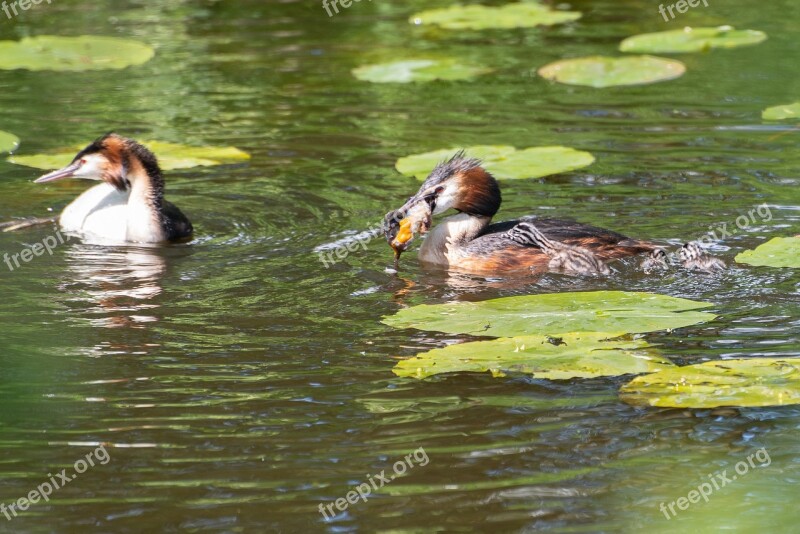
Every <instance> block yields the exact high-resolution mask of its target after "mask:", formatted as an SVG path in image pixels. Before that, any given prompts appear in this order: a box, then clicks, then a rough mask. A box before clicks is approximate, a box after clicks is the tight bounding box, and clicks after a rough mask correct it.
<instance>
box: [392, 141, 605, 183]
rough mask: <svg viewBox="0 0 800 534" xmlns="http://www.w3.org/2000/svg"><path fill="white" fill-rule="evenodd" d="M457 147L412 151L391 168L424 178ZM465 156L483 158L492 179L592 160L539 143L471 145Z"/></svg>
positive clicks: (530, 174)
mask: <svg viewBox="0 0 800 534" xmlns="http://www.w3.org/2000/svg"><path fill="white" fill-rule="evenodd" d="M459 150H460V149H459V148H448V149H444V150H435V151H433V152H426V153H424V154H414V155H412V156H407V157H404V158H400V159H399V160H397V163H396V164H395V167H396V168H397V170H398V171H400V172H401V173H402V174H405V175H406V176H416V177H417V178H419V179H420V180H424V179H425V177H426V176H428V174H430V172H431V171H432V170H433V168H434V167H436V165H437V164H438V163H440V162H441V161H444V160H445V159H447V158H450V157H451V156H452V155H453V154H455V153H456V152H458V151H459ZM465 150H466V153H467V155H469V156H470V157H474V158H478V159H480V160H482V161H483V163H484V165H485V166H486V169H487V170H489V171H490V172H491V173H492V174H493V175H494V176H495V177H496V178H506V179H510V178H540V177H542V176H549V175H551V174H559V173H562V172H568V171H574V170H576V169H581V168H583V167H586V166H588V165H591V164H592V163H594V156H592V155H591V154H590V153H589V152H583V151H581V150H575V149H574V148H569V147H564V146H540V147H533V148H524V149H521V150H517V149H515V148H514V147H511V146H488V145H481V146H471V147H467V148H466V149H465Z"/></svg>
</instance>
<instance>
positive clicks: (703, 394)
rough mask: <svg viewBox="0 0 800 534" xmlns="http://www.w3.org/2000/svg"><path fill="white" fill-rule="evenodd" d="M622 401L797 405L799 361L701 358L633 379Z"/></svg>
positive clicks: (682, 404) (669, 404) (668, 405)
mask: <svg viewBox="0 0 800 534" xmlns="http://www.w3.org/2000/svg"><path fill="white" fill-rule="evenodd" d="M621 395H622V400H624V401H625V402H627V403H629V404H634V405H637V406H659V407H663V408H717V407H720V406H782V405H785V404H800V359H786V358H752V359H741V360H722V361H713V362H705V363H701V364H697V365H687V366H685V367H675V368H672V369H665V370H663V371H659V372H658V373H655V374H651V375H646V376H640V377H637V378H634V379H633V380H632V381H630V382H629V383H628V384H626V385H625V386H624V387H623V388H622V390H621Z"/></svg>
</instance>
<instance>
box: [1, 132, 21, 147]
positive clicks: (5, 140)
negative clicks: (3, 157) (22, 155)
mask: <svg viewBox="0 0 800 534" xmlns="http://www.w3.org/2000/svg"><path fill="white" fill-rule="evenodd" d="M18 146H19V137H17V136H16V135H14V134H11V133H8V132H4V131H2V130H0V152H13V151H14V150H16V148H17V147H18Z"/></svg>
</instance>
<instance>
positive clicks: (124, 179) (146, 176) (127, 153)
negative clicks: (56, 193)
mask: <svg viewBox="0 0 800 534" xmlns="http://www.w3.org/2000/svg"><path fill="white" fill-rule="evenodd" d="M63 178H83V179H86V180H98V181H101V182H103V183H101V184H99V185H96V186H94V187H92V188H91V189H89V190H88V191H85V192H84V193H83V194H81V195H80V196H79V197H78V198H77V199H75V200H74V201H73V202H72V203H71V204H69V205H68V206H67V207H66V208H64V211H63V212H62V213H61V216H60V217H59V224H60V226H61V228H62V230H64V231H65V232H69V233H73V234H77V235H80V236H82V237H85V238H89V239H100V240H102V241H103V242H108V241H110V242H114V243H124V242H133V243H159V242H163V241H174V240H178V239H183V238H187V237H190V236H191V235H192V223H190V222H189V219H187V218H186V216H185V215H184V214H183V213H182V212H181V210H179V209H178V208H177V207H175V206H174V205H173V204H171V203H169V202H167V201H166V200H164V178H163V176H162V174H161V168H160V167H159V165H158V160H157V159H156V157H155V155H153V153H152V152H150V151H149V150H148V149H147V148H145V147H144V146H142V145H140V144H139V143H137V142H136V141H134V140H133V139H127V138H125V137H121V136H119V135H116V134H113V133H111V134H108V135H106V136H104V137H101V138H99V139H97V140H96V141H95V142H93V143H92V144H90V145H89V146H87V147H86V148H84V149H83V150H81V151H80V152H78V155H77V156H75V158H74V159H73V160H72V163H70V164H69V165H67V166H66V167H64V168H63V169H61V170H58V171H54V172H51V173H50V174H46V175H44V176H42V177H41V178H39V179H37V180H36V182H35V183H37V184H42V183H47V182H52V181H55V180H61V179H63Z"/></svg>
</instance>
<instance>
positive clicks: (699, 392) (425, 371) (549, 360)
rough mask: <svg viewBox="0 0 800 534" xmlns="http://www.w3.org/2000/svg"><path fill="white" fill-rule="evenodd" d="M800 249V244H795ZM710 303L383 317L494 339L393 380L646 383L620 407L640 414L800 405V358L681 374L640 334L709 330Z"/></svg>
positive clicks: (445, 307)
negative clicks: (470, 376)
mask: <svg viewBox="0 0 800 534" xmlns="http://www.w3.org/2000/svg"><path fill="white" fill-rule="evenodd" d="M798 241H800V239H799V240H798ZM708 306H710V305H709V304H707V303H703V302H694V301H691V300H686V299H680V298H675V297H669V296H664V295H656V294H650V293H630V292H620V291H598V292H586V293H557V294H550V295H529V296H521V297H507V298H501V299H495V300H489V301H484V302H455V303H447V304H436V305H420V306H414V307H411V308H406V309H403V310H400V311H399V312H398V313H397V314H395V315H393V316H391V317H386V318H384V320H383V322H384V323H385V324H387V325H389V326H393V327H395V328H416V329H419V330H427V331H436V332H445V333H449V334H470V335H473V336H486V337H496V338H497V339H491V340H486V341H474V342H467V343H459V344H454V345H449V346H447V347H444V348H440V349H433V350H431V351H428V352H424V353H421V354H417V355H416V356H414V357H412V358H409V359H406V360H403V361H401V362H399V363H398V364H397V365H396V366H395V368H394V373H395V374H396V375H398V376H401V377H410V378H417V379H424V378H428V377H431V376H435V375H441V374H449V373H459V372H472V373H486V372H488V373H491V374H492V376H495V377H502V376H506V375H508V374H525V375H530V376H532V377H534V378H538V379H546V380H568V379H573V378H598V377H610V376H621V375H632V374H635V375H639V376H636V377H635V378H633V379H632V380H630V381H629V382H628V383H627V384H625V385H624V386H623V387H622V389H621V391H620V395H621V398H622V400H623V401H625V402H627V403H629V404H633V405H637V406H658V407H665V408H715V407H719V406H740V407H743V406H779V405H785V404H800V359H792V358H752V359H738V360H723V361H713V362H704V363H700V364H696V365H687V366H683V367H679V366H677V365H675V364H673V363H672V362H671V361H670V360H669V359H667V358H665V357H664V356H663V355H662V354H661V353H660V352H659V351H658V349H657V348H656V347H655V346H653V345H651V344H649V343H647V342H646V341H645V340H643V339H640V338H636V337H633V336H631V334H636V333H647V332H654V331H657V330H665V329H675V328H682V327H686V326H691V325H694V324H698V323H702V322H708V321H711V320H713V319H715V318H716V316H715V315H714V314H711V313H708V312H705V311H701V310H702V309H703V308H706V307H708Z"/></svg>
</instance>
